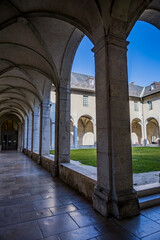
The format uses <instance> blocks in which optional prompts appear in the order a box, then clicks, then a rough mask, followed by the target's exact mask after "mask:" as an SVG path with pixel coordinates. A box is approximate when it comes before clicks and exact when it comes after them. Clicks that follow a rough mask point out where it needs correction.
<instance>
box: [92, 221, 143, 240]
mask: <svg viewBox="0 0 160 240" xmlns="http://www.w3.org/2000/svg"><path fill="white" fill-rule="evenodd" d="M95 227H96V228H97V229H98V230H99V231H100V232H101V236H99V237H97V239H98V240H106V239H111V240H121V239H122V240H139V238H137V237H135V236H134V235H133V234H131V233H129V232H128V231H127V230H125V229H124V228H122V227H120V226H118V225H117V224H116V223H115V222H114V220H113V219H111V220H106V222H105V223H102V224H95Z"/></svg>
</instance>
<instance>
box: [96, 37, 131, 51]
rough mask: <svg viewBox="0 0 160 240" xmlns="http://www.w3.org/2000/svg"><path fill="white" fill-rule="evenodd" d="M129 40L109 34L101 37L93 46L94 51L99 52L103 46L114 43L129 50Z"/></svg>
mask: <svg viewBox="0 0 160 240" xmlns="http://www.w3.org/2000/svg"><path fill="white" fill-rule="evenodd" d="M128 44H129V42H128V41H127V40H126V39H123V38H120V37H117V36H114V35H109V36H106V37H103V38H101V39H100V40H99V41H98V42H97V43H96V44H95V46H94V47H93V48H92V51H93V52H94V53H95V54H96V53H97V52H99V51H100V50H101V49H102V48H104V47H106V46H108V45H114V46H116V47H118V48H121V49H124V50H125V51H127V46H128Z"/></svg>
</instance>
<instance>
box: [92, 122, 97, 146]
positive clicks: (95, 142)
mask: <svg viewBox="0 0 160 240" xmlns="http://www.w3.org/2000/svg"><path fill="white" fill-rule="evenodd" d="M93 134H94V146H96V144H97V132H96V124H95V123H94V122H93Z"/></svg>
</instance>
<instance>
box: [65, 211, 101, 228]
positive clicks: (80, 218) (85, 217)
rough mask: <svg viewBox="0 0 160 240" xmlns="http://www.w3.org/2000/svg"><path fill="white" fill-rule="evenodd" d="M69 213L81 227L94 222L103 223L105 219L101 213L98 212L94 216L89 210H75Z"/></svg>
mask: <svg viewBox="0 0 160 240" xmlns="http://www.w3.org/2000/svg"><path fill="white" fill-rule="evenodd" d="M69 215H70V216H71V217H72V218H73V219H74V221H75V222H76V223H77V224H78V226H79V227H85V226H88V225H92V224H94V223H101V222H104V221H105V219H104V218H103V217H102V216H101V215H99V214H98V215H95V216H93V215H92V214H88V212H87V213H86V212H82V211H74V212H70V213H69Z"/></svg>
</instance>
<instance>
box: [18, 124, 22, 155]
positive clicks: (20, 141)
mask: <svg viewBox="0 0 160 240" xmlns="http://www.w3.org/2000/svg"><path fill="white" fill-rule="evenodd" d="M22 137H23V130H22V124H21V123H19V124H18V149H17V150H18V151H21V150H22Z"/></svg>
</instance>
